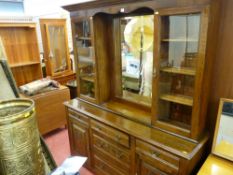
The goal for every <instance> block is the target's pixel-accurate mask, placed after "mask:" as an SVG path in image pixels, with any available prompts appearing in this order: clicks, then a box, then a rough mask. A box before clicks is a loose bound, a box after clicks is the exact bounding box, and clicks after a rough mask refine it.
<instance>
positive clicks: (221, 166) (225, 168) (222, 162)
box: [198, 154, 233, 175]
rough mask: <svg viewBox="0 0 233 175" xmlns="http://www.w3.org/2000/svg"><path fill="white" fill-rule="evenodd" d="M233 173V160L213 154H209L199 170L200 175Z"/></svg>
mask: <svg viewBox="0 0 233 175" xmlns="http://www.w3.org/2000/svg"><path fill="white" fill-rule="evenodd" d="M222 174H227V175H232V174H233V164H232V162H231V161H228V160H226V159H223V158H220V157H218V156H215V155H213V154H211V155H209V156H208V158H207V159H206V161H205V163H204V164H203V166H202V167H201V169H200V170H199V172H198V175H222Z"/></svg>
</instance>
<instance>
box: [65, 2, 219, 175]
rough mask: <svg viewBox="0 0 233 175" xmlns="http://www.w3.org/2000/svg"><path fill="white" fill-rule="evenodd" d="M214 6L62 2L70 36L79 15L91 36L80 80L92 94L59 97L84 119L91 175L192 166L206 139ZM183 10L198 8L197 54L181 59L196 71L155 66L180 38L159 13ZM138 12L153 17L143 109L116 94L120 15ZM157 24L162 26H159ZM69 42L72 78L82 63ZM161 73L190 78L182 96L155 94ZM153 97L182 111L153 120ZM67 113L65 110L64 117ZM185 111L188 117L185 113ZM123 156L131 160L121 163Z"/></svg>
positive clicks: (119, 80) (169, 170)
mask: <svg viewBox="0 0 233 175" xmlns="http://www.w3.org/2000/svg"><path fill="white" fill-rule="evenodd" d="M219 5H220V1H219V0H213V1H210V0H190V1H187V0H163V1H160V0H154V1H152V0H143V1H138V0H136V1H131V0H127V1H121V0H109V1H106V0H99V1H91V2H86V3H79V4H76V5H69V6H65V7H64V8H65V9H67V10H68V11H70V12H71V13H70V16H71V20H72V29H73V39H74V40H75V39H76V38H78V36H77V35H76V34H77V33H80V31H79V30H83V29H81V28H80V27H79V28H77V26H76V23H77V22H78V21H84V20H87V19H88V20H90V23H91V30H90V31H91V32H90V37H89V38H86V39H89V40H90V41H91V46H92V47H93V48H94V63H95V65H94V67H93V70H94V71H93V72H94V76H93V77H91V79H90V78H89V80H88V81H91V82H94V83H95V89H94V90H95V97H94V98H86V97H85V96H83V95H81V94H80V89H81V88H78V94H79V95H78V97H79V98H78V99H74V100H72V101H70V102H67V103H66V106H67V109H72V110H74V111H76V112H77V114H78V115H83V116H86V117H87V118H88V122H89V124H88V131H89V133H88V134H87V135H89V136H88V137H89V139H90V143H89V145H87V143H83V144H86V145H85V147H89V148H90V149H91V151H90V162H91V169H92V170H94V171H95V172H96V173H97V174H128V171H130V174H132V175H133V174H136V173H137V174H141V175H144V174H149V173H150V174H182V175H186V174H190V173H193V172H194V168H195V167H196V166H197V163H199V162H200V160H201V158H203V157H204V156H205V154H204V152H205V148H206V143H207V140H208V136H207V135H206V133H205V130H206V129H205V126H206V123H205V121H206V110H207V104H208V94H209V88H210V85H209V84H210V83H209V82H210V79H211V70H212V64H213V59H214V54H215V50H216V46H217V38H216V36H214V33H216V32H217V31H218V22H219V12H218V9H219V7H218V6H219ZM190 13H191V14H192V13H200V34H199V41H198V45H199V46H198V54H197V55H196V56H195V60H194V62H191V63H190V62H189V64H192V65H194V64H195V65H196V69H195V70H190V69H187V68H186V67H184V68H183V67H182V65H181V67H182V69H178V68H176V67H171V68H166V67H165V68H164V69H161V70H160V58H161V57H165V58H166V57H168V49H169V44H168V43H169V42H176V43H181V42H184V40H182V39H180V38H178V39H177V38H169V35H168V33H169V27H168V28H165V26H169V21H168V20H167V21H163V20H161V17H165V18H166V16H169V15H181V14H185V15H187V14H190ZM145 14H150V15H153V14H154V19H155V20H154V26H155V27H154V51H153V54H154V60H153V83H152V105H151V107H150V106H144V105H142V104H136V103H134V102H132V101H129V100H126V99H124V98H121V96H122V86H121V85H122V77H121V76H122V75H121V74H122V72H121V71H122V70H121V69H122V68H121V40H120V36H121V30H120V17H124V16H130V15H145ZM167 19H168V18H167ZM162 28H165V30H162V31H161V29H162ZM185 42H186V41H185ZM188 42H194V40H188ZM195 42H196V41H195ZM76 44H77V43H75V41H74V53H75V57H76V59H75V60H76V66H77V68H78V71H77V77H78V76H79V74H80V70H79V69H80V67H82V64H80V63H79V59H78V56H79V54H80V52H82V51H83V50H82V48H81V50H79V49H78V48H77V46H76ZM161 45H163V47H162V46H161ZM79 47H80V46H79ZM81 47H84V46H83V45H82V46H81ZM188 56H189V57H190V55H186V53H185V54H184V62H185V63H182V64H188V63H186V62H187V60H186V57H188ZM191 67H194V66H191ZM162 73H169V74H177V80H182V79H184V77H185V76H190V77H191V80H190V81H189V82H188V85H187V89H188V90H187V89H186V91H187V92H186V93H187V94H188V96H190V97H191V98H186V97H180V96H176V94H175V95H174V94H168V95H167V94H165V95H163V94H162V95H163V96H162V95H161V96H160V95H158V91H159V87H158V83H159V79H158V78H159V76H160V74H162ZM78 83H80V80H79V78H78ZM176 85H177V81H175V80H174V81H173V80H172V81H171V88H173V89H172V90H171V92H172V93H177V92H178V91H176V90H174V89H175V88H174V87H175V86H176ZM190 87H193V89H192V88H190ZM189 88H190V89H191V90H190V89H189ZM178 93H179V92H178ZM187 94H186V95H187ZM169 95H170V96H169ZM161 99H162V100H164V101H166V102H171V103H174V104H179V105H185V106H183V107H182V109H180V111H178V112H180V113H182V111H185V113H184V115H182V116H181V117H180V118H179V119H178V120H177V121H176V120H168V121H169V122H165V120H161V121H160V120H158V119H159V117H158V111H159V109H160V106H159V105H158V104H159V103H158V101H161ZM174 111H175V107H173V108H172V107H171V109H170V114H169V115H171V116H172V117H171V119H176V117H177V115H176V114H175V112H174ZM69 113H70V112H69V110H68V115H69ZM188 115H189V116H190V117H187V116H188ZM165 119H166V118H165ZM119 138H120V139H119ZM71 139H72V138H71ZM80 144H81V143H80ZM90 145H91V146H90ZM116 150H117V151H119V150H120V151H123V152H124V154H122V155H123V157H122V160H121V161H120V159H119V157H118V156H119V155H117V154H115V153H114V151H116ZM153 153H154V154H153ZM128 155H129V157H128ZM128 158H129V159H128ZM128 160H130V161H131V162H130V163H128ZM122 162H126V163H125V165H122Z"/></svg>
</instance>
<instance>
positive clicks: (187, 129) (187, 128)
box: [159, 119, 191, 132]
mask: <svg viewBox="0 0 233 175" xmlns="http://www.w3.org/2000/svg"><path fill="white" fill-rule="evenodd" d="M159 122H163V123H166V124H170V125H174V126H176V127H179V128H182V129H184V130H185V132H190V130H191V127H190V125H188V124H186V123H183V122H179V121H175V120H172V119H166V120H159Z"/></svg>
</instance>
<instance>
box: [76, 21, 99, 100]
mask: <svg viewBox="0 0 233 175" xmlns="http://www.w3.org/2000/svg"><path fill="white" fill-rule="evenodd" d="M73 25H74V28H75V30H74V31H75V33H74V38H75V41H74V43H75V46H76V54H77V63H78V77H77V80H78V84H80V88H78V96H79V97H81V98H84V99H86V100H90V101H92V102H94V101H95V100H96V92H95V85H96V82H95V81H96V80H95V76H96V75H95V72H96V71H95V54H94V48H93V27H92V25H93V24H92V19H89V18H88V19H86V18H84V19H82V20H78V21H75V22H74V24H73Z"/></svg>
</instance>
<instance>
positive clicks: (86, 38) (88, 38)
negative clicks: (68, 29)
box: [78, 37, 91, 40]
mask: <svg viewBox="0 0 233 175" xmlns="http://www.w3.org/2000/svg"><path fill="white" fill-rule="evenodd" d="M78 39H79V40H91V37H78Z"/></svg>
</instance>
